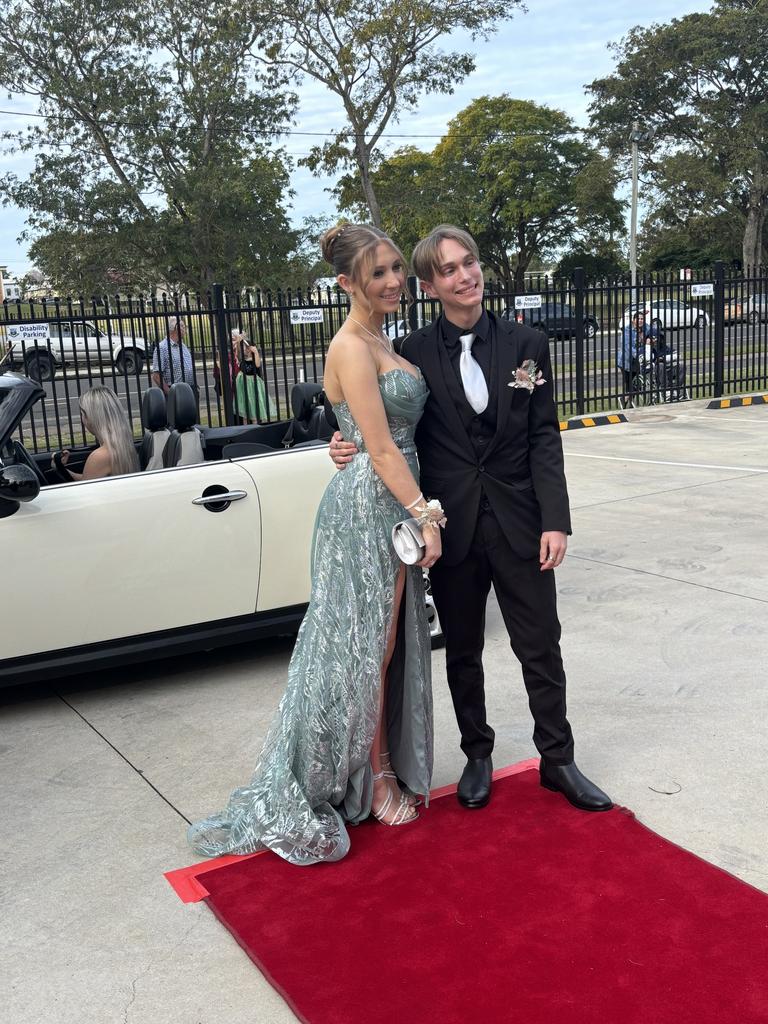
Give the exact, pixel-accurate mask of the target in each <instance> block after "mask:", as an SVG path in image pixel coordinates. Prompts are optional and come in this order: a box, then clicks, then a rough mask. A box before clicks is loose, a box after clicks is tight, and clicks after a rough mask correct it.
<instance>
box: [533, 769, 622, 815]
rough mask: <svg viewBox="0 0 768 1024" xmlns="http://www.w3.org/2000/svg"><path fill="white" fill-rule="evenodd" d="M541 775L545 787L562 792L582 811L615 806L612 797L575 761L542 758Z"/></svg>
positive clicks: (608, 808) (606, 809) (603, 809)
mask: <svg viewBox="0 0 768 1024" xmlns="http://www.w3.org/2000/svg"><path fill="white" fill-rule="evenodd" d="M539 777H540V779H541V784H542V786H543V787H544V788H545V789H551V790H553V791H554V792H555V793H562V794H563V796H564V797H565V799H566V800H568V801H569V802H570V803H572V804H573V806H574V807H578V808H580V810H582V811H610V809H611V808H612V807H613V803H612V802H611V798H610V797H609V796H606V795H605V793H604V792H603V791H602V789H600V788H599V787H598V786H596V785H595V784H594V782H590V781H589V779H588V778H587V777H586V775H583V774H582V773H581V772H580V771H579V769H578V768H577V767H576V762H575V761H571V763H570V764H547V762H546V761H545V760H544V758H542V759H541V764H540V765H539Z"/></svg>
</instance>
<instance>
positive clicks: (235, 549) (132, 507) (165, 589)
mask: <svg viewBox="0 0 768 1024" xmlns="http://www.w3.org/2000/svg"><path fill="white" fill-rule="evenodd" d="M44 395H45V391H44V389H43V387H42V386H41V385H40V384H39V383H37V382H35V381H33V380H30V379H29V378H26V377H22V376H21V375H16V374H11V373H5V374H0V551H2V579H3V585H2V587H0V623H2V637H3V643H2V646H1V647H0V686H3V685H10V684H16V683H23V682H32V681H35V680H41V679H47V678H50V677H53V676H58V675H66V674H70V673H74V672H80V671H83V670H88V669H104V668H108V667H111V666H114V665H121V664H125V663H127V662H135V661H140V660H145V659H150V658H157V657H167V656H172V655H177V654H181V653H187V652H191V651H196V650H207V649H209V648H214V647H220V646H223V645H226V644H233V643H243V642H249V643H251V642H255V641H258V640H259V638H261V637H265V636H270V635H275V634H290V633H294V632H295V631H296V629H297V628H298V625H299V623H300V621H301V618H302V616H303V614H304V611H305V609H306V605H307V601H308V599H309V593H310V546H311V539H312V530H313V525H314V520H315V514H316V512H317V506H318V503H319V501H320V497H321V495H322V493H323V491H324V489H325V487H326V485H327V483H328V481H329V479H330V478H331V477H332V476H333V474H334V473H335V472H336V470H335V469H334V466H333V463H332V462H331V460H330V459H329V457H328V449H327V443H324V442H322V441H310V442H309V443H308V444H302V445H298V446H297V447H294V448H290V449H284V448H282V447H281V439H282V438H283V437H284V435H285V433H286V429H287V427H288V426H290V424H289V423H277V424H265V425H264V426H257V427H255V426H253V425H246V426H239V427H215V428H210V429H207V430H206V429H205V428H203V432H204V434H205V454H204V457H205V461H203V462H200V463H197V464H193V465H185V466H171V467H169V468H166V469H158V470H145V471H144V472H142V473H132V474H128V475H125V476H116V477H105V478H102V479H96V480H87V481H82V482H77V483H75V482H67V483H62V482H60V481H59V480H58V479H57V478H56V476H55V474H54V472H53V471H52V470H51V468H50V461H51V458H50V454H49V453H47V454H45V455H42V454H41V455H33V454H30V453H29V452H28V451H27V450H26V448H25V447H24V446H23V444H22V443H21V442H20V441H19V440H14V439H13V434H14V432H15V431H16V430H17V428H18V426H19V424H20V422H21V421H22V419H23V418H24V417H25V416H26V415H27V414H28V413H29V411H30V410H31V409H32V407H33V406H34V405H35V403H37V402H39V401H41V400H42V399H43V398H44ZM234 441H237V442H239V443H238V445H237V448H236V449H234V450H233V449H232V448H230V449H229V451H230V452H231V456H232V457H228V456H227V450H226V449H227V446H230V445H231V443H232V442H234ZM89 450H90V449H85V448H83V449H73V450H72V455H71V457H70V462H69V465H70V466H72V467H74V468H76V469H79V468H80V467H81V464H82V462H83V461H84V459H85V457H86V456H87V454H88V451H89ZM424 580H425V602H426V605H427V614H428V618H429V620H430V629H431V632H432V639H433V643H434V644H437V643H439V642H440V636H441V634H440V626H439V621H438V619H437V615H436V614H435V611H434V604H433V602H432V599H431V595H430V591H429V579H428V577H427V576H426V574H425V576H424Z"/></svg>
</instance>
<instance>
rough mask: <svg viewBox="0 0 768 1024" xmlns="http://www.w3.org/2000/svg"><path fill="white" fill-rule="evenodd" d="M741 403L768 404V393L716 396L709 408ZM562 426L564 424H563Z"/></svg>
mask: <svg viewBox="0 0 768 1024" xmlns="http://www.w3.org/2000/svg"><path fill="white" fill-rule="evenodd" d="M740 405H768V395H744V396H743V397H741V398H716V399H715V401H714V402H709V403H708V405H707V408H708V409H736V408H738V407H739V406H740ZM561 427H562V424H561Z"/></svg>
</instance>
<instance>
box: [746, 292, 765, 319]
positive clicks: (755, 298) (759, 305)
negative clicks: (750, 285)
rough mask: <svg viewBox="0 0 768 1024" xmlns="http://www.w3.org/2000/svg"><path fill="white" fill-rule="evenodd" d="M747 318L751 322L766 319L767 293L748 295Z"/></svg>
mask: <svg viewBox="0 0 768 1024" xmlns="http://www.w3.org/2000/svg"><path fill="white" fill-rule="evenodd" d="M747 319H748V320H751V321H752V323H753V324H757V323H760V321H761V320H763V321H765V320H768V295H765V294H763V295H750V297H749V301H748V302H747Z"/></svg>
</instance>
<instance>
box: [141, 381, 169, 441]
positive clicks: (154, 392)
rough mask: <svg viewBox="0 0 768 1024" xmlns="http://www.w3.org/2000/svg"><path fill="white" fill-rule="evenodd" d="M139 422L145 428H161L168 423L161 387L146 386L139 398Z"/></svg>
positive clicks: (152, 429)
mask: <svg viewBox="0 0 768 1024" xmlns="http://www.w3.org/2000/svg"><path fill="white" fill-rule="evenodd" d="M141 422H142V423H143V424H144V429H145V430H150V431H154V430H163V429H165V427H166V426H167V424H168V411H167V409H166V404H165V395H164V394H163V389H162V388H155V387H152V388H147V390H146V391H145V392H144V395H143V396H142V399H141Z"/></svg>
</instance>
